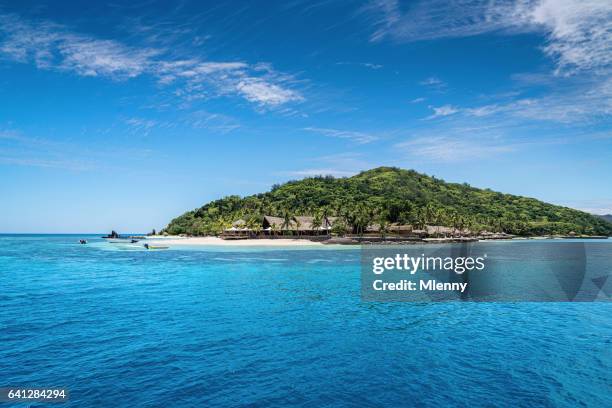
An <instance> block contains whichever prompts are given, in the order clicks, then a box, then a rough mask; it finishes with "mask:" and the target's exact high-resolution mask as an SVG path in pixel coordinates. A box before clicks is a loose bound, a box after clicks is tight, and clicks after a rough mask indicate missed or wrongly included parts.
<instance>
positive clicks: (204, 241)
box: [146, 236, 324, 247]
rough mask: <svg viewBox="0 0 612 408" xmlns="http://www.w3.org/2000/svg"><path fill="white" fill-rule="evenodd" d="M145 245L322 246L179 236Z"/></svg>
mask: <svg viewBox="0 0 612 408" xmlns="http://www.w3.org/2000/svg"><path fill="white" fill-rule="evenodd" d="M146 242H147V243H149V244H152V245H167V246H248V247H255V246H257V247H275V246H278V247H287V246H322V245H324V244H322V243H321V242H313V241H309V240H307V239H288V238H278V239H241V240H224V239H221V238H218V237H179V236H154V237H148V238H147V240H146Z"/></svg>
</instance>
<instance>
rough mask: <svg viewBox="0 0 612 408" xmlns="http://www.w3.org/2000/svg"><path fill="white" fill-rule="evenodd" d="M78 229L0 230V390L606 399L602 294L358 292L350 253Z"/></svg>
mask: <svg viewBox="0 0 612 408" xmlns="http://www.w3.org/2000/svg"><path fill="white" fill-rule="evenodd" d="M82 237H83V236H70V235H54V236H8V235H4V236H2V235H0V282H1V283H0V287H1V289H2V290H1V291H0V387H3V386H28V385H29V386H65V387H67V388H68V389H69V390H70V401H69V402H68V403H66V404H62V405H61V406H74V407H84V406H100V407H135V406H219V407H228V406H239V405H249V406H287V405H291V406H309V407H325V406H330V407H331V406H334V407H335V406H339V405H343V406H347V405H348V406H377V407H378V406H390V407H397V406H402V405H418V406H431V407H440V406H449V405H453V406H468V405H469V406H475V407H479V406H482V407H485V406H486V407H489V406H525V407H532V406H562V407H575V406H592V407H609V406H612V398H611V394H612V386H611V384H612V374H611V372H612V352H611V351H610V350H611V346H612V313H611V312H612V304H610V303H505V304H499V303H497V304H495V303H428V304H419V303H373V302H361V300H360V271H359V259H360V256H359V255H360V253H359V251H358V250H354V249H346V248H344V249H342V250H333V249H332V250H330V249H328V248H326V249H309V250H304V249H302V248H300V249H299V250H292V249H282V250H269V249H252V248H251V249H249V248H244V249H243V248H231V249H228V248H207V249H206V250H189V249H185V250H167V251H143V250H140V248H139V247H138V246H136V247H135V248H126V249H122V250H120V249H118V248H116V247H115V248H113V250H108V249H109V248H110V245H111V244H106V243H103V242H102V241H101V240H99V239H96V238H95V237H88V239H90V242H91V244H88V245H79V244H78V243H77V242H78V238H82ZM611 248H612V243H611ZM608 272H609V271H608ZM31 406H46V404H38V405H37V404H33V405H31Z"/></svg>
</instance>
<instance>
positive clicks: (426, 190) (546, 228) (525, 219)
mask: <svg viewBox="0 0 612 408" xmlns="http://www.w3.org/2000/svg"><path fill="white" fill-rule="evenodd" d="M264 215H273V216H277V217H281V218H283V219H284V220H286V222H287V223H289V222H290V220H291V219H292V217H294V216H297V215H310V216H314V217H315V219H316V223H317V224H318V223H320V222H322V221H321V220H323V219H324V217H330V216H336V217H340V219H339V220H338V222H336V223H335V225H334V230H333V231H332V232H336V233H339V234H341V233H343V232H344V231H345V230H346V229H347V228H348V229H349V230H352V231H353V232H354V233H360V232H363V231H364V230H365V229H366V227H367V226H368V225H372V224H376V225H378V226H379V228H380V230H381V231H382V232H383V233H384V232H386V231H387V229H388V227H389V225H390V224H392V223H398V224H403V225H412V226H414V228H422V227H424V226H425V225H443V226H448V227H453V228H456V229H459V230H461V229H469V230H470V231H474V232H478V231H485V230H486V231H491V232H506V233H510V234H516V235H525V236H528V235H544V234H570V233H576V234H586V235H611V234H612V224H610V223H608V222H606V221H604V220H603V219H601V218H598V217H596V216H594V215H591V214H588V213H585V212H582V211H578V210H575V209H571V208H567V207H561V206H557V205H552V204H547V203H545V202H542V201H539V200H536V199H534V198H527V197H521V196H516V195H511V194H504V193H500V192H496V191H492V190H490V189H479V188H475V187H472V186H470V185H469V184H466V183H464V184H457V183H447V182H445V181H443V180H440V179H438V178H436V177H432V176H428V175H425V174H421V173H418V172H416V171H413V170H403V169H399V168H395V167H379V168H375V169H372V170H368V171H364V172H362V173H359V174H357V175H355V176H353V177H346V178H334V177H331V176H326V177H322V176H321V177H309V178H305V179H303V180H299V181H290V182H287V183H284V184H282V185H274V186H273V187H272V189H271V191H268V192H266V193H261V194H255V195H251V196H247V197H239V196H228V197H225V198H222V199H219V200H215V201H212V202H210V203H208V204H205V205H204V206H202V207H200V208H197V209H195V210H192V211H188V212H186V213H185V214H183V215H181V216H179V217H177V218H175V219H173V220H172V221H171V222H170V223H169V224H168V226H167V227H166V228H165V229H164V230H163V232H166V233H168V234H189V235H213V234H219V233H220V232H222V231H223V230H224V229H225V228H228V227H229V226H231V224H232V222H234V221H236V220H238V219H243V220H245V221H246V224H247V226H249V227H251V228H260V226H261V220H262V218H263V216H264Z"/></svg>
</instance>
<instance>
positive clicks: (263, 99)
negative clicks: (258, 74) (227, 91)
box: [236, 78, 303, 106]
mask: <svg viewBox="0 0 612 408" xmlns="http://www.w3.org/2000/svg"><path fill="white" fill-rule="evenodd" d="M236 89H237V90H238V91H239V92H240V93H241V94H242V95H243V96H244V97H245V98H246V99H247V100H248V101H251V102H255V103H258V104H260V105H268V106H276V105H282V104H284V103H287V102H291V101H301V100H302V99H303V98H302V96H301V95H299V94H298V93H296V92H294V91H292V90H290V89H284V88H282V87H280V86H278V85H276V84H272V83H269V82H266V81H265V80H262V79H259V78H245V79H242V80H240V81H239V82H238V83H237V84H236Z"/></svg>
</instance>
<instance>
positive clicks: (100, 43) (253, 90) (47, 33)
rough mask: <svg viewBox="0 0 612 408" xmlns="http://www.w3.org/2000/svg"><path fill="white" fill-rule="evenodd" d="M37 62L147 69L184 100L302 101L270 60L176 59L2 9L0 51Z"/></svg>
mask: <svg viewBox="0 0 612 408" xmlns="http://www.w3.org/2000/svg"><path fill="white" fill-rule="evenodd" d="M2 56H4V57H5V58H8V59H10V60H13V61H17V62H20V63H34V64H35V65H36V66H37V67H38V68H40V69H47V70H57V71H66V72H72V73H75V74H77V75H81V76H99V77H106V78H110V79H113V80H127V79H130V78H135V77H139V76H143V75H148V76H150V77H152V78H154V79H155V80H156V81H157V82H158V83H159V84H160V85H162V86H170V85H172V86H174V87H176V90H175V92H174V94H175V95H176V96H179V97H181V98H183V99H184V100H185V101H192V100H196V99H202V98H208V97H215V96H222V95H226V96H240V97H242V98H244V99H246V100H247V101H249V102H253V103H255V104H257V105H258V106H260V107H277V106H279V105H283V104H286V103H288V102H299V101H302V100H303V99H304V97H303V96H302V95H301V94H300V93H299V91H297V90H295V89H291V88H292V86H293V85H294V84H295V81H294V80H293V78H292V77H290V76H289V75H285V74H282V73H279V72H276V71H275V70H274V69H273V68H272V67H271V65H270V64H266V63H257V64H252V65H251V64H248V63H246V62H242V61H204V60H202V59H200V58H197V57H194V58H190V59H177V58H175V57H173V56H170V50H166V49H155V48H147V47H145V48H142V47H135V46H128V45H125V44H123V43H121V42H118V41H114V40H107V39H98V38H95V37H92V36H88V35H83V34H77V33H73V32H71V31H69V30H68V29H67V28H66V27H64V26H60V25H58V24H53V23H50V22H46V21H38V22H30V21H26V20H23V19H21V18H19V17H18V16H16V15H13V14H0V57H2Z"/></svg>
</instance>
